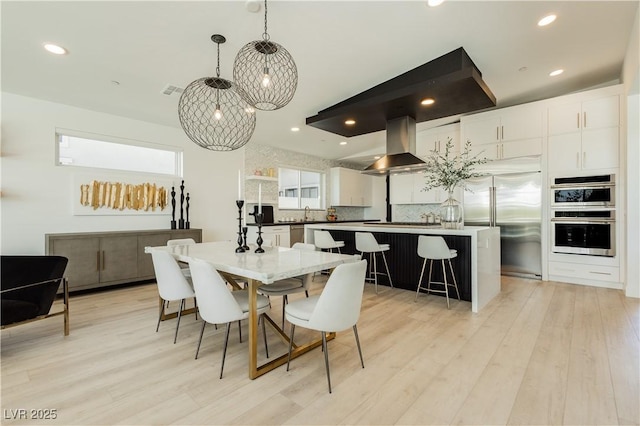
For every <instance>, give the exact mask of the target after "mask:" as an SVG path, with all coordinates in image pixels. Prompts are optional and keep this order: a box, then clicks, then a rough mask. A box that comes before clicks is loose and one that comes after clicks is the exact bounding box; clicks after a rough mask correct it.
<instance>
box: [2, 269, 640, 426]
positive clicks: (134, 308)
mask: <svg viewBox="0 0 640 426" xmlns="http://www.w3.org/2000/svg"><path fill="white" fill-rule="evenodd" d="M318 281H322V278H320V279H318ZM321 289H322V282H318V283H316V284H315V286H314V288H313V291H314V292H319V291H321ZM296 296H297V295H296ZM296 296H292V299H294V298H295V297H296ZM302 297H303V296H302ZM413 298H414V294H413V293H412V292H408V291H404V290H394V289H389V288H384V287H383V288H382V289H381V291H380V294H379V295H376V294H375V293H374V291H373V287H372V286H369V285H367V286H366V288H365V296H364V300H363V309H362V315H361V317H360V321H359V323H358V329H359V333H360V340H361V342H362V347H363V353H364V360H365V367H366V368H365V369H362V368H361V367H360V365H359V359H358V353H357V350H356V347H355V341H354V339H353V335H352V333H351V332H350V331H349V332H344V333H339V334H338V336H337V338H336V339H335V340H333V341H331V342H330V343H329V354H330V360H331V361H330V362H331V373H332V375H331V378H332V384H333V394H329V393H328V392H327V384H326V377H325V372H324V362H323V355H322V353H321V351H320V350H319V349H316V350H314V351H312V352H310V353H308V354H306V355H304V356H302V357H300V358H298V359H296V360H294V361H293V362H292V366H291V370H290V371H289V372H286V371H285V368H284V367H280V368H278V369H276V370H274V371H272V372H270V373H268V374H267V375H265V376H263V377H260V378H258V379H256V380H253V381H252V380H249V379H248V377H247V368H246V363H247V347H246V340H244V341H243V343H239V342H238V335H237V327H236V326H234V327H233V328H232V335H231V338H230V343H229V350H228V355H227V362H226V365H225V371H224V378H223V379H222V380H219V379H218V374H219V368H220V358H221V350H222V340H223V328H222V327H219V329H218V330H217V331H216V330H214V328H213V327H212V326H211V327H208V328H207V330H208V331H206V332H205V339H204V342H203V346H202V348H201V351H200V358H199V359H198V360H194V354H195V348H196V343H197V338H198V333H199V329H200V322H199V321H196V320H195V318H194V317H193V315H190V316H187V317H185V318H183V320H182V323H181V326H180V334H179V336H178V343H177V344H175V345H174V344H172V341H173V332H174V326H175V320H169V321H166V322H163V323H162V324H161V326H160V332H158V333H155V325H156V318H157V317H156V314H157V310H156V309H157V293H156V289H155V285H154V284H146V285H139V286H135V287H128V288H123V289H115V290H110V291H104V292H100V293H94V294H88V295H81V296H76V297H73V298H72V300H71V335H70V336H68V337H63V333H62V319H61V317H57V318H51V319H48V320H46V321H38V322H36V323H32V324H28V325H24V326H22V327H16V328H12V329H7V330H4V331H2V411H3V418H2V423H3V424H65V425H72V424H83V425H94V424H95V425H98V424H129V425H147V424H247V425H248V424H295V425H301V424H323V425H327V424H362V425H373V424H380V425H384V424H473V425H480V424H483V425H488V424H536V425H546V424H572V425H585V424H606V425H612V424H638V423H639V422H640V412H639V401H640V390H639V387H640V385H639V382H640V365H639V364H640V349H639V348H640V340H639V333H640V303H639V301H638V300H637V299H628V298H625V297H624V296H623V294H622V292H620V291H616V290H607V289H599V288H592V287H584V286H575V285H569V284H560V283H552V282H540V281H532V280H525V279H516V278H506V277H503V280H502V292H501V293H500V295H499V296H498V297H497V298H496V299H495V300H493V301H492V302H491V303H490V305H489V306H488V307H486V308H485V309H484V310H482V311H481V312H480V313H479V314H472V313H471V311H470V304H469V303H466V302H457V301H456V302H454V303H453V304H452V309H451V310H447V309H446V304H445V301H444V299H443V298H441V297H438V296H429V297H425V296H424V295H421V296H420V297H419V299H418V301H417V303H414V301H413ZM279 303H280V302H279V300H278V299H274V301H273V311H272V317H273V318H274V319H276V321H280V312H281V311H280V309H281V305H280V304H279ZM246 327H247V326H246V324H244V325H243V328H244V330H243V331H244V333H245V336H246V332H247V328H246ZM287 330H288V325H287ZM307 336H311V335H310V334H306V335H305V333H304V332H303V331H302V329H300V331H299V333H298V332H297V333H296V337H297V339H296V340H298V337H300V338H304V337H307ZM269 341H270V351H271V353H272V354H276V353H281V352H284V351H285V350H286V346H285V345H284V343H282V342H281V341H280V340H279V339H278V337H276V336H275V334H273V333H272V332H271V333H269ZM259 356H261V357H264V351H263V347H262V345H260V346H259ZM17 409H27V410H30V409H55V410H56V412H57V419H55V420H48V421H35V420H13V419H11V417H12V415H11V413H12V411H10V410H17ZM13 412H14V413H15V411H13Z"/></svg>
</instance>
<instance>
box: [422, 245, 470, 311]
mask: <svg viewBox="0 0 640 426" xmlns="http://www.w3.org/2000/svg"><path fill="white" fill-rule="evenodd" d="M418 256H420V257H422V258H424V261H423V262H422V271H421V272H420V280H419V281H418V288H417V289H416V298H415V300H414V301H417V300H418V295H419V294H420V290H423V289H424V290H426V292H427V294H428V293H444V295H445V297H446V298H447V309H449V308H450V306H449V287H453V288H454V289H455V290H456V295H457V296H458V300H460V293H459V292H458V283H457V281H456V275H455V274H454V272H453V265H452V264H451V259H453V258H455V257H457V256H458V251H457V250H455V249H450V248H449V246H448V245H447V242H446V241H445V240H444V238H442V237H430V236H426V235H420V236H419V237H418ZM427 260H429V279H428V282H427V287H426V288H425V287H423V285H422V277H423V275H424V268H425V266H426V265H427ZM434 260H440V261H441V263H442V275H443V279H444V282H442V281H431V274H432V272H433V261H434ZM445 260H446V261H447V262H449V270H450V271H451V277H452V279H453V284H451V283H450V282H449V281H448V280H447V268H446V267H445V263H444V261H445ZM431 284H440V285H443V286H444V289H443V290H434V289H432V288H431Z"/></svg>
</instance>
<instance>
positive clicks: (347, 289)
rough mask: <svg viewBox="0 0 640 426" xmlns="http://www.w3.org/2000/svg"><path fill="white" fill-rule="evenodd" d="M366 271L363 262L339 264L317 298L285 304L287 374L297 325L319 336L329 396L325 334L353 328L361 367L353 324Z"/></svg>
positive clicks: (358, 312) (355, 320)
mask: <svg viewBox="0 0 640 426" xmlns="http://www.w3.org/2000/svg"><path fill="white" fill-rule="evenodd" d="M358 257H359V256H358ZM366 272H367V261H366V260H360V261H358V262H353V263H343V264H341V265H338V266H337V267H336V268H335V269H334V270H333V272H332V273H331V275H330V276H329V280H328V281H327V284H326V285H325V287H324V290H323V291H322V293H321V294H320V295H319V296H312V297H309V298H307V299H300V300H296V301H293V302H291V303H289V304H288V305H287V307H286V309H285V315H286V317H287V321H289V322H290V323H291V334H290V339H289V357H288V360H287V371H289V364H290V362H291V350H292V347H293V335H294V332H295V328H296V326H300V327H304V328H308V329H310V330H316V331H320V332H321V333H322V349H323V351H324V362H325V369H326V371H327V383H328V385H329V393H331V374H330V372H329V350H328V349H329V348H328V347H327V336H326V333H328V332H338V331H343V330H346V329H348V328H349V327H352V328H353V334H354V335H355V338H356V345H357V346H358V353H359V355H360V363H361V364H362V368H364V360H363V358H362V349H361V348H360V339H358V328H357V327H356V323H357V322H358V318H359V317H360V308H361V307H362V293H363V290H364V278H365V275H366Z"/></svg>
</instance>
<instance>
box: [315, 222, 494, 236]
mask: <svg viewBox="0 0 640 426" xmlns="http://www.w3.org/2000/svg"><path fill="white" fill-rule="evenodd" d="M305 228H309V229H336V230H342V231H356V232H359V231H362V232H393V233H398V234H425V233H429V234H432V235H466V236H475V235H477V234H478V232H480V231H484V230H487V229H491V228H489V227H488V226H465V227H464V228H463V229H444V228H442V226H440V225H427V224H425V226H416V225H394V224H391V223H390V224H388V225H385V224H384V223H380V224H379V225H371V224H365V223H364V222H356V223H320V224H309V225H305Z"/></svg>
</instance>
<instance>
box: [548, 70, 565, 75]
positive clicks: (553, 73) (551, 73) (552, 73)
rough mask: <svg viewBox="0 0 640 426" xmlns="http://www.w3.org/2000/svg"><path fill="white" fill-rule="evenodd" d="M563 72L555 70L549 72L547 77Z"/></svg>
mask: <svg viewBox="0 0 640 426" xmlns="http://www.w3.org/2000/svg"><path fill="white" fill-rule="evenodd" d="M563 72H564V70H555V71H551V72H550V73H549V77H555V76H556V75H560V74H562V73H563Z"/></svg>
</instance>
